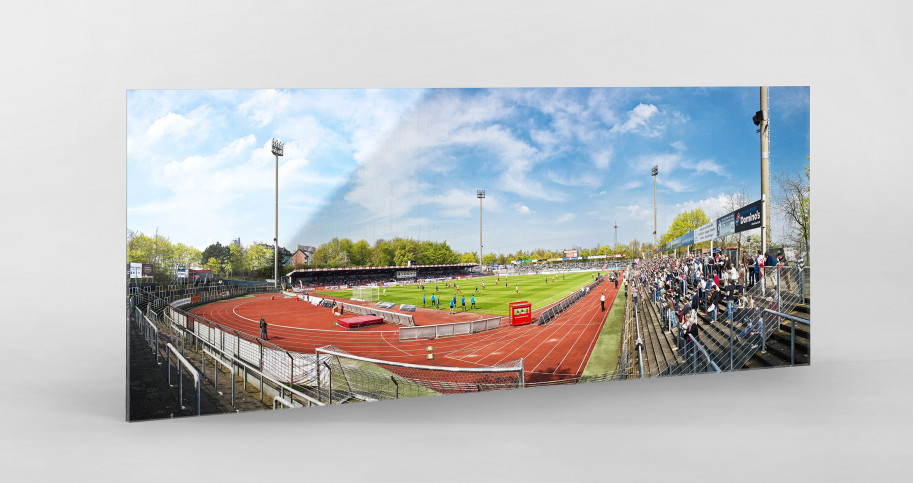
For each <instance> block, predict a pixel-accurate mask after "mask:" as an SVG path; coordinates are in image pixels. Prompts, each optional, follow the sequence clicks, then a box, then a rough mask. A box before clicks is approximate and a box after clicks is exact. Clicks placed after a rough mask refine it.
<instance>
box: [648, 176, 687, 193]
mask: <svg viewBox="0 0 913 483" xmlns="http://www.w3.org/2000/svg"><path fill="white" fill-rule="evenodd" d="M656 184H657V185H659V186H665V187H666V188H669V189H670V190H672V191H674V192H676V193H681V192H682V191H691V189H692V188H691V187H690V186H688V185H686V184H684V183H682V182H681V181H679V180H677V179H675V178H670V177H665V178H658V179H657V180H656Z"/></svg>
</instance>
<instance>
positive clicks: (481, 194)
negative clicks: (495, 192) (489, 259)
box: [476, 190, 485, 271]
mask: <svg viewBox="0 0 913 483" xmlns="http://www.w3.org/2000/svg"><path fill="white" fill-rule="evenodd" d="M476 197H477V198H478V199H479V270H480V271H481V270H482V198H485V190H477V191H476Z"/></svg>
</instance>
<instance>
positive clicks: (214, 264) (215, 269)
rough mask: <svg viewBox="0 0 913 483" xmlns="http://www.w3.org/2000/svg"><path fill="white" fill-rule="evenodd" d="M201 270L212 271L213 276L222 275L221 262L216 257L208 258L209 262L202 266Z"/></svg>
mask: <svg viewBox="0 0 913 483" xmlns="http://www.w3.org/2000/svg"><path fill="white" fill-rule="evenodd" d="M203 268H205V269H206V270H212V274H213V275H220V274H221V273H222V262H220V261H219V259H218V258H216V257H210V258H209V260H207V261H206V263H205V264H203Z"/></svg>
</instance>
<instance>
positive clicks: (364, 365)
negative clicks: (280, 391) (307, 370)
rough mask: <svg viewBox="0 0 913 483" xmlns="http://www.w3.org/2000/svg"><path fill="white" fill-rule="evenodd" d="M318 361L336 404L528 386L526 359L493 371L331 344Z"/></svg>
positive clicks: (326, 392)
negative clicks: (388, 357)
mask: <svg viewBox="0 0 913 483" xmlns="http://www.w3.org/2000/svg"><path fill="white" fill-rule="evenodd" d="M317 356H318V359H319V360H320V361H321V364H320V367H319V371H320V375H319V377H318V380H319V381H320V385H319V387H318V392H319V394H320V397H321V400H323V401H327V400H329V399H331V400H332V402H333V403H340V402H345V401H348V400H352V399H355V400H362V401H371V400H382V399H399V398H407V397H419V396H438V395H442V394H456V393H466V392H481V391H495V390H500V389H515V388H520V387H523V359H518V360H514V361H509V362H505V363H501V364H497V365H494V366H491V367H473V368H467V367H445V366H423V365H418V364H408V363H404V362H390V361H381V360H377V359H369V358H367V357H360V356H356V355H353V354H350V353H348V352H346V351H344V350H342V349H339V348H337V347H334V346H331V345H330V346H324V347H320V348H318V349H317ZM326 372H328V373H329V376H327V375H326Z"/></svg>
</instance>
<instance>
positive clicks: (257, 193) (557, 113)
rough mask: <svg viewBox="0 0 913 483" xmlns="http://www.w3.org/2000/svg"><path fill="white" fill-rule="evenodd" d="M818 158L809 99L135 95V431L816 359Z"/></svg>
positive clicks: (131, 153) (805, 93)
mask: <svg viewBox="0 0 913 483" xmlns="http://www.w3.org/2000/svg"><path fill="white" fill-rule="evenodd" d="M810 160H811V156H810V153H809V88H808V87H802V86H797V87H791V86H769V87H768V86H748V87H687V88H670V87H662V88H567V89H557V88H541V89H513V88H497V89H356V90H340V89H298V90H294V89H293V90H131V91H128V92H127V260H126V276H125V279H126V293H125V297H126V305H127V316H126V326H127V327H126V330H127V341H128V361H127V364H128V368H127V369H128V370H127V373H128V376H127V377H128V384H127V388H128V389H127V391H128V393H127V398H128V401H127V408H128V414H127V420H129V421H140V420H150V419H158V418H172V417H183V416H196V415H203V414H218V413H235V412H246V411H255V410H263V409H270V410H284V409H289V408H298V407H303V406H325V405H331V404H357V403H365V402H374V401H380V400H390V399H399V398H411V397H418V396H445V395H449V394H457V393H471V392H482V391H497V390H505V389H525V390H528V389H532V388H536V387H539V386H547V385H569V384H578V383H584V382H596V381H614V380H624V379H646V378H649V379H655V378H662V377H666V376H675V375H684V374H698V373H719V372H726V371H741V370H748V369H754V368H769V367H783V366H794V365H808V364H809V363H810V352H809V347H810V342H809V341H810V301H811V298H810V293H811V292H810V285H811V271H810V265H811V259H810V253H811V252H810V248H809V241H810V240H809V233H810V216H809V207H810V197H809V196H810V192H809V179H810V162H811V161H810ZM704 377H709V376H704Z"/></svg>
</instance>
